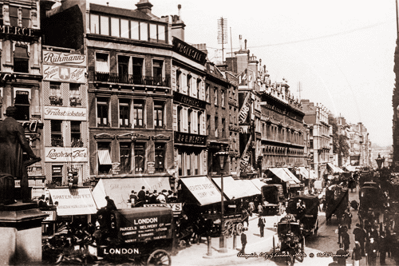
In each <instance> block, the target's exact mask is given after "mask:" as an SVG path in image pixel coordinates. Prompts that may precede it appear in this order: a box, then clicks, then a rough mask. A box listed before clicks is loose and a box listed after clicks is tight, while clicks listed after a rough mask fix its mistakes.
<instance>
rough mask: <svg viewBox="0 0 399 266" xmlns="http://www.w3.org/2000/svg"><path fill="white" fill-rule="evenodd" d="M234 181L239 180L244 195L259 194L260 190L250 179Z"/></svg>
mask: <svg viewBox="0 0 399 266" xmlns="http://www.w3.org/2000/svg"><path fill="white" fill-rule="evenodd" d="M236 182H239V184H240V187H241V189H242V190H243V191H244V193H245V194H246V197H251V196H255V195H260V190H259V189H258V188H257V187H256V186H255V185H254V184H253V183H252V182H251V181H250V180H236Z"/></svg>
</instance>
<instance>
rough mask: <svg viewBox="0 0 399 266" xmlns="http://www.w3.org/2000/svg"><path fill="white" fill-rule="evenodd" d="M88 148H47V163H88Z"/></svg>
mask: <svg viewBox="0 0 399 266" xmlns="http://www.w3.org/2000/svg"><path fill="white" fill-rule="evenodd" d="M87 161H88V156H87V148H65V147H56V148H54V147H46V148H45V162H46V163H52V162H58V163H62V162H71V163H78V162H87Z"/></svg>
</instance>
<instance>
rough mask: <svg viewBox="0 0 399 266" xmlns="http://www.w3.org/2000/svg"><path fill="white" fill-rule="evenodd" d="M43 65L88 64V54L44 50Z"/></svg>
mask: <svg viewBox="0 0 399 266" xmlns="http://www.w3.org/2000/svg"><path fill="white" fill-rule="evenodd" d="M43 65H74V66H86V56H85V55H82V54H71V53H61V52H54V51H43Z"/></svg>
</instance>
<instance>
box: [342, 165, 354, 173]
mask: <svg viewBox="0 0 399 266" xmlns="http://www.w3.org/2000/svg"><path fill="white" fill-rule="evenodd" d="M344 168H345V169H346V170H348V171H349V172H356V171H357V170H356V167H355V166H353V165H347V166H344Z"/></svg>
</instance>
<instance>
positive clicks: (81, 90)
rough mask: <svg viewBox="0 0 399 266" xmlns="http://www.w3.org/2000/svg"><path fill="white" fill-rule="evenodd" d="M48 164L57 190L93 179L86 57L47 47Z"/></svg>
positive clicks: (45, 57) (46, 135)
mask: <svg viewBox="0 0 399 266" xmlns="http://www.w3.org/2000/svg"><path fill="white" fill-rule="evenodd" d="M42 62H43V84H42V94H43V99H42V103H43V110H44V112H43V114H44V116H43V119H44V134H43V137H44V162H45V168H46V176H47V182H48V183H50V184H54V185H57V186H61V185H66V184H67V183H68V179H67V176H68V175H71V174H72V175H77V178H78V185H82V184H83V183H84V182H87V181H88V179H89V177H90V175H89V165H88V162H89V156H88V144H89V143H88V130H87V129H88V124H87V113H88V112H87V85H86V82H87V78H86V77H87V74H86V55H84V54H80V52H76V51H74V50H73V49H68V48H61V47H53V46H47V45H43V60H42Z"/></svg>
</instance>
